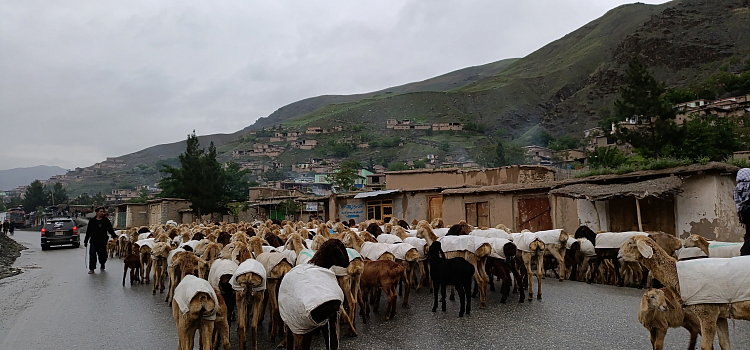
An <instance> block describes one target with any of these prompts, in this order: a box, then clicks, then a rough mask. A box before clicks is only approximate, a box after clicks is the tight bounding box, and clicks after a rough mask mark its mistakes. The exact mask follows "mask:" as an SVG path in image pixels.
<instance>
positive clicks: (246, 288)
mask: <svg viewBox="0 0 750 350" xmlns="http://www.w3.org/2000/svg"><path fill="white" fill-rule="evenodd" d="M219 261H220V260H217V261H216V262H219ZM227 261H230V262H232V261H231V260H227ZM216 262H214V265H216ZM232 263H234V262H232ZM211 269H212V270H213V266H211ZM266 275H267V274H266V269H265V268H264V267H263V264H261V263H260V262H258V261H257V260H255V259H247V260H245V261H244V262H242V264H240V265H239V266H238V267H237V269H236V270H235V271H234V273H233V274H232V278H230V279H229V283H230V284H231V286H232V288H234V290H235V295H236V302H237V333H238V334H239V342H240V347H239V348H240V350H244V348H245V332H246V325H247V323H248V322H249V323H250V331H251V332H250V333H251V339H252V349H253V350H257V349H258V324H259V323H260V319H261V317H262V316H263V315H262V314H261V311H262V305H263V293H264V292H265V290H266ZM209 280H211V277H210V276H209ZM248 307H250V308H252V309H251V310H249V309H248ZM251 312H252V320H251Z"/></svg>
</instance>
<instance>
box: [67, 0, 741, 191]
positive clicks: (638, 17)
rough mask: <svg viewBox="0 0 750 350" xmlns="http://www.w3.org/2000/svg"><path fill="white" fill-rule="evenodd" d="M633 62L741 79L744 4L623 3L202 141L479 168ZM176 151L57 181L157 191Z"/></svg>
mask: <svg viewBox="0 0 750 350" xmlns="http://www.w3.org/2000/svg"><path fill="white" fill-rule="evenodd" d="M633 56H637V57H638V58H639V59H640V60H641V61H642V62H644V63H646V64H647V65H648V67H649V69H650V70H651V72H652V73H653V75H654V76H655V77H656V78H657V79H658V80H659V81H663V82H665V83H666V84H667V86H668V87H670V88H687V87H691V86H692V87H695V85H696V84H700V83H701V82H703V81H704V80H705V79H707V78H709V77H712V76H715V75H716V74H720V73H722V72H723V73H730V74H731V73H739V72H742V71H743V70H746V69H748V64H747V62H748V59H750V1H748V0H721V1H703V0H682V1H679V0H677V1H671V2H668V3H665V4H662V5H645V4H638V3H637V4H630V5H623V6H620V7H617V8H614V9H612V10H610V11H609V12H607V13H606V14H605V15H604V16H602V17H601V18H598V19H596V20H594V21H592V22H590V23H588V24H586V25H585V26H583V27H581V28H579V29H578V30H576V31H574V32H572V33H569V34H567V35H565V36H563V37H562V38H560V39H558V40H556V41H554V42H552V43H549V44H548V45H546V46H544V47H542V48H540V49H539V50H537V51H535V52H533V53H531V54H529V55H528V56H526V57H523V58H518V59H517V58H512V59H503V60H500V61H497V62H493V63H489V64H485V65H481V66H476V67H469V68H465V69H461V70H458V71H454V72H450V73H447V74H444V75H441V76H438V77H435V78H432V79H428V80H425V81H421V82H415V83H410V84H405V85H401V86H397V87H392V88H387V89H383V90H380V91H375V92H371V93H367V94H359V95H326V96H318V97H312V98H308V99H305V100H301V101H298V102H294V103H291V104H289V105H286V106H283V107H281V108H279V109H278V110H276V111H275V112H274V113H272V114H271V115H269V116H268V117H265V118H261V119H259V120H257V121H256V122H255V123H254V124H252V125H250V126H248V127H246V128H245V129H243V130H240V131H237V132H235V133H233V134H226V135H206V136H201V137H200V141H201V145H202V146H203V147H207V146H208V144H209V143H210V142H214V144H215V145H216V146H217V148H218V151H219V161H221V162H229V161H234V162H238V163H240V164H241V165H242V166H243V167H244V168H247V169H251V170H253V173H254V174H255V175H260V174H263V173H265V172H267V171H269V170H272V169H280V170H282V171H287V172H289V171H296V172H305V171H307V170H308V169H317V170H316V171H322V170H326V169H328V170H331V169H332V168H335V166H336V165H337V164H338V162H341V161H343V160H344V159H358V160H360V161H361V162H362V163H363V164H366V165H370V166H372V165H382V166H384V167H385V168H387V167H388V166H389V165H390V164H392V163H401V162H403V163H409V162H414V161H418V160H420V159H421V160H423V161H425V162H426V163H427V164H431V165H433V166H438V167H440V166H460V165H465V164H477V165H480V166H487V165H492V159H491V154H492V152H493V149H494V145H496V144H498V143H499V142H505V143H507V144H509V145H515V146H528V145H533V144H539V142H540V140H541V141H544V142H545V143H548V142H549V141H550V140H552V139H555V138H561V137H564V136H568V137H573V138H575V139H580V138H582V137H583V131H584V130H587V129H590V128H592V127H595V126H597V125H598V123H599V122H600V121H601V119H602V113H606V112H604V111H606V108H609V107H611V106H612V103H613V101H614V100H615V99H616V98H617V96H618V91H619V87H620V85H621V84H622V81H623V75H624V71H625V68H626V67H627V64H628V62H629V61H630V60H631V58H632V57H633ZM748 92H750V91H730V92H722V93H721V94H718V95H715V96H712V97H713V98H722V97H728V96H732V95H733V94H734V95H736V94H739V93H743V94H747V93H748ZM184 149H185V142H184V141H183V142H176V143H171V144H165V145H158V146H153V147H150V148H147V149H144V150H142V151H139V152H135V153H132V154H128V155H124V156H120V157H116V158H112V159H110V160H108V161H105V162H103V163H99V164H97V165H95V166H92V167H88V168H80V169H76V170H74V171H71V172H70V173H68V175H66V176H65V177H64V178H63V180H62V181H64V182H65V183H66V184H67V188H68V191H69V193H71V195H77V194H79V193H82V192H88V193H95V192H97V191H104V192H108V191H109V190H111V189H114V188H130V187H135V186H138V185H145V184H148V185H153V184H155V183H156V182H157V181H158V179H159V178H160V176H161V174H160V173H159V171H158V170H159V169H160V167H161V165H162V164H170V165H176V164H178V162H177V160H176V157H177V155H178V154H179V153H181V152H182V151H184Z"/></svg>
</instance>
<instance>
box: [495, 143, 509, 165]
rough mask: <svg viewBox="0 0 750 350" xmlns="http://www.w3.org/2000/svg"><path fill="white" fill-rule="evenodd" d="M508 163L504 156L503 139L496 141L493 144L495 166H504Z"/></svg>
mask: <svg viewBox="0 0 750 350" xmlns="http://www.w3.org/2000/svg"><path fill="white" fill-rule="evenodd" d="M506 165H510V164H509V163H508V157H506V156H505V145H503V141H500V142H498V143H497V146H495V166H506Z"/></svg>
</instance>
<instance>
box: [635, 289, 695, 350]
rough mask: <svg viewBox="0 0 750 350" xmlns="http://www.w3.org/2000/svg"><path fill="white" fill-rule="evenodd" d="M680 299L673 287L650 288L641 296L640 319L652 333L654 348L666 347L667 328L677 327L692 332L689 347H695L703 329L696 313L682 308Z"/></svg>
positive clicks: (655, 349)
mask: <svg viewBox="0 0 750 350" xmlns="http://www.w3.org/2000/svg"><path fill="white" fill-rule="evenodd" d="M679 299H680V298H679V296H677V295H675V292H674V290H672V289H671V288H662V289H649V290H647V291H646V292H645V293H643V296H642V297H641V305H640V307H639V308H638V321H639V322H640V323H641V324H642V325H643V327H645V328H646V329H648V331H649V333H650V334H651V346H652V347H653V348H654V350H661V349H663V348H664V337H665V336H666V335H667V329H669V328H675V327H684V328H685V329H687V331H688V332H690V344H689V345H688V349H689V350H692V349H695V343H696V341H697V339H698V335H699V334H700V330H701V327H700V321H698V318H697V317H696V316H695V315H693V314H691V313H689V312H685V311H684V310H682V305H681V301H680V300H679Z"/></svg>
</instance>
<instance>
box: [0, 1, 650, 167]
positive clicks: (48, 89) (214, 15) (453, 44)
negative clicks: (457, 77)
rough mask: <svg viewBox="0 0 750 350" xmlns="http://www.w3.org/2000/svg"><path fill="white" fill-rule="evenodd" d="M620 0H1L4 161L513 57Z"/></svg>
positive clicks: (145, 143)
mask: <svg viewBox="0 0 750 350" xmlns="http://www.w3.org/2000/svg"><path fill="white" fill-rule="evenodd" d="M645 2H646V3H663V2H664V1H645ZM624 3H628V1H622V0H534V1H523V0H515V1H509V0H472V1H469V0H467V1H461V0H452V1H448V0H401V1H390V0H378V1H355V0H347V1H320V0H315V1H302V0H298V1H286V0H278V1H239V0H238V1H230V0H222V1H186V0H178V1H154V0H145V1H140V0H127V1H121V0H118V1H103V0H89V1H73V0H65V1H36V0H3V1H0V169H8V168H16V167H26V166H34V165H42V164H44V165H57V166H61V167H64V168H74V167H77V166H89V165H92V164H93V163H95V162H98V161H101V160H104V158H105V157H108V156H110V157H111V156H120V155H124V154H128V153H132V152H136V151H139V150H141V149H143V148H146V147H149V146H153V145H156V144H162V143H169V142H175V141H179V140H184V139H185V137H186V135H187V134H188V133H190V132H191V130H193V129H195V130H196V132H197V133H198V134H199V135H204V134H212V133H231V132H235V131H237V130H239V129H242V128H244V127H246V126H248V125H250V124H252V123H253V122H254V121H255V120H256V119H257V118H259V117H262V116H267V115H269V114H270V113H272V112H273V111H274V110H276V109H277V108H279V107H282V106H284V105H286V104H289V103H292V102H294V101H298V100H300V99H303V98H307V97H312V96H317V95H322V94H353V93H362V92H368V91H374V90H379V89H383V88H386V87H389V86H395V85H400V84H404V83H408V82H412V81H418V80H424V79H427V78H430V77H433V76H436V75H440V74H443V73H447V72H449V71H452V70H456V69H460V68H464V67H467V66H473V65H480V64H484V63H489V62H492V61H497V60H500V59H504V58H511V57H523V56H525V55H527V54H529V53H531V52H533V51H534V50H536V49H538V48H540V47H542V46H544V45H545V44H547V43H549V42H551V41H553V40H555V39H558V38H560V37H562V36H563V35H565V34H567V33H569V32H571V31H573V30H575V29H577V28H578V27H580V26H582V25H584V24H586V23H587V22H589V21H591V20H594V19H596V18H597V17H599V16H601V15H603V14H604V13H605V12H606V11H608V10H610V9H612V8H614V7H616V6H618V5H620V4H624Z"/></svg>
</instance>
